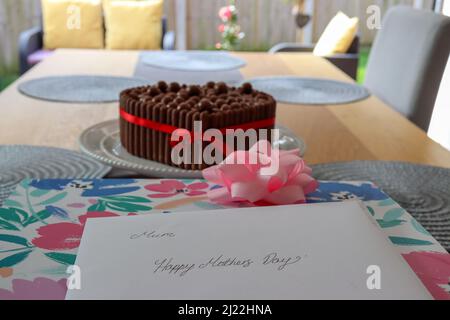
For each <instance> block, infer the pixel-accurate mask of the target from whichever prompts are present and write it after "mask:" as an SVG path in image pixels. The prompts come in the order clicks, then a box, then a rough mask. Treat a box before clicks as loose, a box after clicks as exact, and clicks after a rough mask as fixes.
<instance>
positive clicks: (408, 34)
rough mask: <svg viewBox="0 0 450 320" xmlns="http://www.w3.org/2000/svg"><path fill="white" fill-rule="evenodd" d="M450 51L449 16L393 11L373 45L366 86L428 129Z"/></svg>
mask: <svg viewBox="0 0 450 320" xmlns="http://www.w3.org/2000/svg"><path fill="white" fill-rule="evenodd" d="M449 51H450V18H448V17H446V16H443V15H438V14H435V13H433V12H431V11H423V10H416V9H412V8H409V7H405V6H398V7H394V8H392V9H390V10H389V11H388V12H387V13H386V16H385V18H384V20H383V24H382V28H381V30H380V31H379V32H378V34H377V36H376V38H375V41H374V43H373V46H372V50H371V54H370V57H369V62H368V66H367V71H366V80H365V85H366V86H367V87H368V88H369V89H370V90H371V91H372V93H373V94H375V95H376V96H378V97H379V98H381V99H382V100H383V101H384V102H386V103H387V104H389V105H390V106H391V107H393V108H394V109H396V110H397V111H399V112H400V113H402V114H403V115H404V116H406V117H407V118H409V119H410V120H411V121H412V122H414V123H415V124H416V125H418V126H419V127H420V128H422V129H424V130H428V127H429V124H430V120H431V116H432V113H433V108H434V103H435V100H436V96H437V93H438V90H439V84H440V82H441V79H442V75H443V72H444V69H445V65H446V63H447V60H448V56H449Z"/></svg>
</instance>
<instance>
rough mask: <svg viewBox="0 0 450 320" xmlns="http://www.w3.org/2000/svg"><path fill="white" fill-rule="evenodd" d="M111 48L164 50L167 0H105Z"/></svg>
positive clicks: (108, 42)
mask: <svg viewBox="0 0 450 320" xmlns="http://www.w3.org/2000/svg"><path fill="white" fill-rule="evenodd" d="M103 4H104V5H103V7H104V12H105V25H106V48H107V49H130V50H132V49H136V50H156V49H161V37H162V27H161V19H162V14H163V0H145V1H129V0H128V1H122V0H120V1H115V0H112V1H111V0H106V1H104V2H103Z"/></svg>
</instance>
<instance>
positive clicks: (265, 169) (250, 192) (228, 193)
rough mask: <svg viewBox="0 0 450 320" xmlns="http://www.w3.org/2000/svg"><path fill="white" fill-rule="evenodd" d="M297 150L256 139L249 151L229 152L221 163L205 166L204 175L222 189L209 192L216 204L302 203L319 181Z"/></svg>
mask: <svg viewBox="0 0 450 320" xmlns="http://www.w3.org/2000/svg"><path fill="white" fill-rule="evenodd" d="M298 152H299V151H298V150H292V151H277V150H272V148H271V145H270V143H269V142H268V141H259V142H258V143H257V144H255V145H254V146H253V147H252V148H251V149H250V150H249V151H236V152H233V153H231V154H230V155H229V156H228V157H227V158H226V159H225V161H224V162H222V163H221V164H219V165H217V166H214V167H211V168H208V169H205V170H204V171H203V177H204V178H205V179H206V180H208V181H210V182H212V183H215V184H218V185H220V186H222V187H223V188H219V189H213V190H211V191H209V192H208V197H209V198H210V200H212V201H214V202H218V203H224V204H226V203H230V202H251V203H258V202H262V203H269V204H275V205H284V204H294V203H304V202H305V201H306V199H305V195H307V194H309V193H311V192H314V191H315V190H316V189H317V187H318V183H317V181H316V180H314V178H312V177H311V173H312V171H311V169H310V168H309V167H308V166H306V164H305V162H304V161H303V159H302V158H301V157H300V156H299V155H298Z"/></svg>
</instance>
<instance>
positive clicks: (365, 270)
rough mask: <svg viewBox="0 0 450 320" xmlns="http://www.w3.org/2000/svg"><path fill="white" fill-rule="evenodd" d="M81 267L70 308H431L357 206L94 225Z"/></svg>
mask: <svg viewBox="0 0 450 320" xmlns="http://www.w3.org/2000/svg"><path fill="white" fill-rule="evenodd" d="M76 265H77V266H78V267H79V268H76V270H79V274H78V276H79V277H78V278H76V277H74V278H73V281H74V283H73V284H74V287H75V288H76V287H78V286H80V285H81V288H80V289H71V290H69V291H68V293H67V299H263V300H265V299H430V298H431V296H430V295H429V293H428V292H427V290H426V289H425V288H424V286H423V285H422V283H421V282H420V281H419V280H418V278H417V277H416V275H415V274H414V273H413V271H411V269H410V268H409V267H408V265H407V264H406V263H405V261H404V260H403V259H402V257H401V256H400V255H399V254H398V253H397V252H396V251H395V250H394V248H393V247H392V245H391V244H390V243H389V241H388V240H387V239H386V236H385V235H384V234H383V233H382V232H381V231H380V230H379V229H378V227H377V226H376V225H375V223H374V222H373V220H372V219H371V217H369V215H368V213H367V211H366V210H365V209H364V208H363V206H362V204H361V203H360V202H358V201H351V202H343V203H326V204H313V205H297V206H282V207H259V208H248V209H229V210H217V211H209V212H189V213H171V214H154V215H145V216H131V217H119V218H102V219H89V220H88V222H87V225H86V227H85V230H84V234H83V238H82V241H81V246H80V249H79V253H78V256H77V260H76ZM77 281H78V283H76V282H77Z"/></svg>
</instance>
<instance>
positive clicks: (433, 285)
mask: <svg viewBox="0 0 450 320" xmlns="http://www.w3.org/2000/svg"><path fill="white" fill-rule="evenodd" d="M211 188H217V186H214V185H211V184H208V183H206V182H204V181H202V180H132V179H126V180H73V179H72V180H69V179H64V180H24V181H23V182H22V183H20V184H19V186H18V187H17V189H16V191H15V192H14V193H13V194H12V196H11V197H10V198H9V199H7V200H5V202H4V204H3V207H2V208H0V300H5V299H64V297H65V294H66V290H67V287H66V279H67V277H68V276H69V275H68V273H66V272H67V269H68V266H70V265H72V264H74V262H75V258H76V253H77V249H78V246H79V244H80V240H81V236H82V233H83V228H84V225H85V224H86V220H87V219H88V218H101V217H115V216H122V215H125V216H127V215H140V214H152V213H161V212H162V213H170V212H176V211H193V210H214V209H223V208H225V207H223V206H219V205H216V204H213V203H211V202H209V201H208V198H207V196H206V193H207V191H208V190H210V189H211ZM352 199H360V200H362V201H364V203H365V204H366V206H367V208H368V211H369V212H370V215H371V216H372V218H373V219H375V221H376V222H377V223H378V225H379V226H380V228H381V229H382V230H383V231H384V233H385V234H386V236H387V237H388V238H389V240H390V241H391V242H392V244H393V245H394V246H395V247H396V248H397V250H398V251H399V253H400V254H402V256H403V257H404V258H405V260H406V261H407V262H408V263H409V265H410V266H411V268H412V269H413V270H414V271H415V272H416V274H417V275H418V277H419V278H420V279H421V280H422V282H423V283H424V285H425V286H426V287H427V289H428V290H429V291H430V293H431V294H432V295H433V297H434V298H436V299H450V284H449V281H450V255H449V254H448V253H447V252H446V251H445V249H444V248H443V247H442V246H441V245H440V244H439V243H438V242H437V241H436V240H435V239H434V238H433V237H432V236H431V235H430V234H429V233H428V232H427V230H425V229H424V228H423V227H422V226H421V225H420V224H419V223H418V222H417V221H416V220H415V219H414V218H413V217H412V216H411V215H410V214H409V213H407V212H406V211H405V210H404V209H402V208H401V207H400V206H399V205H398V204H397V203H395V202H394V201H393V200H392V199H390V198H389V197H388V196H387V195H386V194H385V193H383V192H382V191H380V190H379V189H378V188H376V187H375V186H374V185H373V184H371V183H364V182H359V183H356V182H348V183H342V182H340V183H336V182H325V181H322V182H321V183H320V187H319V189H318V191H316V192H315V193H312V194H310V195H309V196H308V202H309V203H318V202H330V201H346V200H352ZM239 206H240V207H242V206H243V205H242V204H241V205H239ZM246 206H248V205H246ZM324 223H326V222H324ZM105 241H107V239H105Z"/></svg>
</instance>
